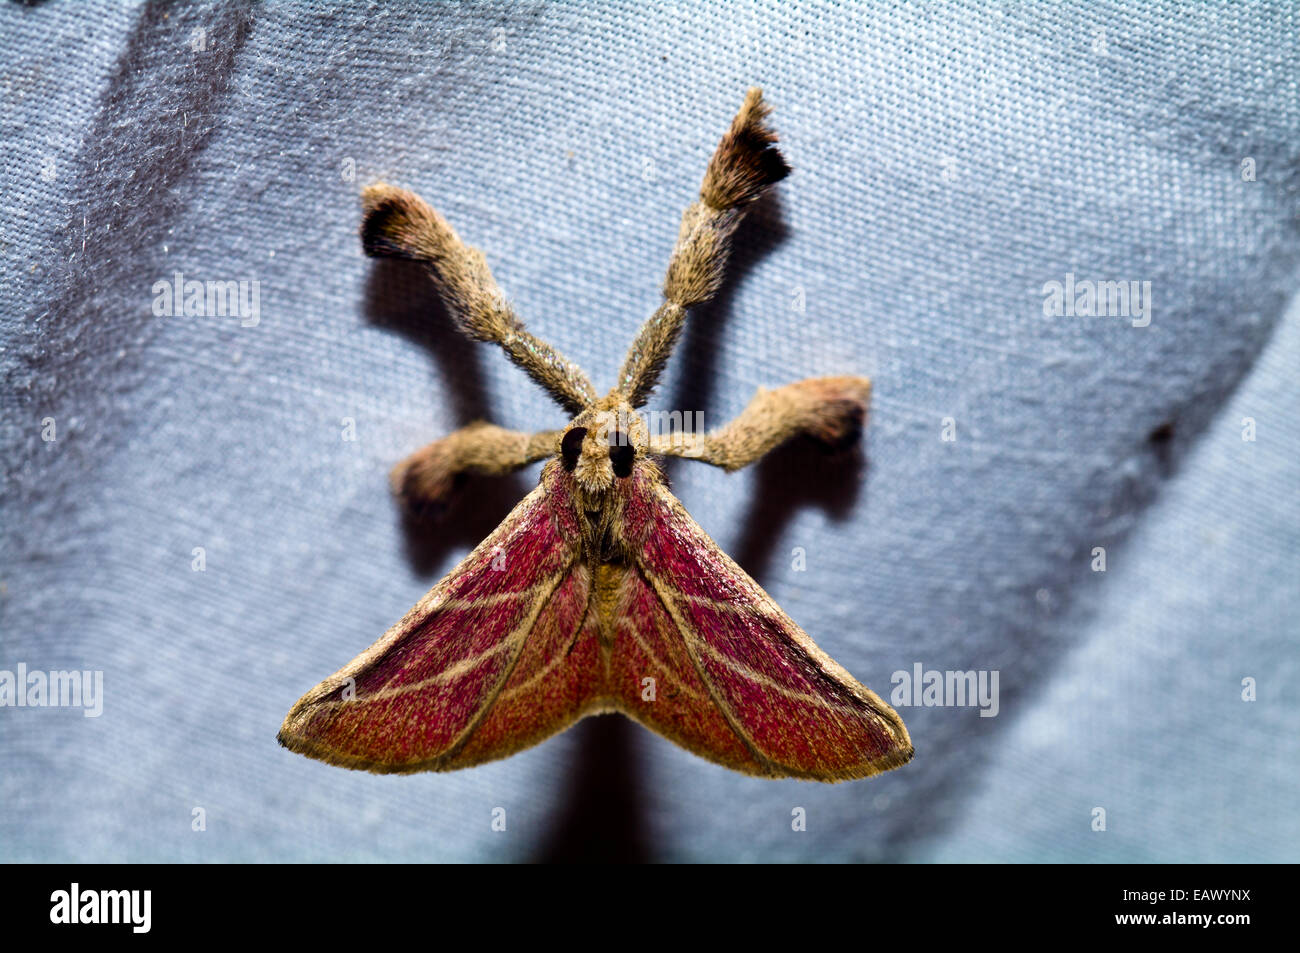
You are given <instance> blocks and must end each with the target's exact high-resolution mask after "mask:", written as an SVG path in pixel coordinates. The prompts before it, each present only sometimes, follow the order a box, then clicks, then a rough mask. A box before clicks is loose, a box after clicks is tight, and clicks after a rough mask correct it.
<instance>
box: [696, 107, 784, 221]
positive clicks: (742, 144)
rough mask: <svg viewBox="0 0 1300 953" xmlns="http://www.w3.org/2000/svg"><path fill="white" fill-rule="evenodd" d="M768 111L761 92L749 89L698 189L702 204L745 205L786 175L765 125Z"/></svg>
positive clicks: (719, 206) (719, 207)
mask: <svg viewBox="0 0 1300 953" xmlns="http://www.w3.org/2000/svg"><path fill="white" fill-rule="evenodd" d="M771 111H772V109H771V107H770V106H768V105H767V103H765V102H763V91H762V90H760V89H757V88H755V89H751V90H750V91H749V93H748V94H747V95H746V96H745V102H744V105H742V106H741V107H740V112H738V113H737V114H736V118H735V119H734V120H733V121H732V123H731V128H730V129H728V130H727V133H726V135H724V136H723V137H722V141H721V142H720V143H718V148H717V150H716V151H715V152H714V153H713V158H712V159H711V160H710V161H709V169H708V171H707V172H706V173H705V175H704V184H703V186H701V187H700V198H701V199H703V201H704V204H705V205H708V206H709V207H710V208H714V209H717V210H719V211H725V210H727V209H732V208H737V207H739V206H742V205H748V204H749V203H750V202H752V201H754V199H756V198H758V197H759V196H760V195H762V194H763V190H764V189H766V188H767V187H768V186H769V185H772V184H774V183H776V182H780V181H781V180H782V179H784V178H785V177H786V176H787V175H789V174H790V166H789V165H787V164H786V161H785V157H784V156H782V155H781V153H780V151H779V150H778V149H777V148H776V141H777V136H776V133H775V132H773V131H772V129H771V128H770V127H769V126H768V125H767V122H766V119H767V116H768V114H769V113H770V112H771Z"/></svg>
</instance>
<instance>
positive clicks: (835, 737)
mask: <svg viewBox="0 0 1300 953" xmlns="http://www.w3.org/2000/svg"><path fill="white" fill-rule="evenodd" d="M625 485H626V486H627V489H626V490H625V491H624V492H623V494H622V495H623V501H622V507H621V528H622V532H623V537H624V539H625V541H626V543H627V548H628V551H629V552H630V553H631V554H632V556H633V558H634V559H635V561H636V563H637V565H636V567H635V568H633V569H631V571H630V572H629V573H628V574H627V577H626V581H625V584H624V586H623V599H622V604H621V606H620V608H621V610H622V611H621V613H620V619H619V624H620V626H621V627H622V629H623V631H622V632H621V633H620V638H619V641H618V642H617V643H616V646H615V651H614V659H613V666H612V670H611V683H610V687H611V691H612V694H613V695H614V697H615V698H616V699H618V701H619V707H620V708H621V709H622V710H623V711H625V712H626V713H627V714H628V715H630V716H631V717H633V718H635V719H636V720H638V721H640V722H642V723H643V724H645V725H647V726H649V727H651V728H654V729H656V730H658V731H659V732H660V733H662V734H664V735H666V736H667V737H669V738H670V739H672V740H673V741H676V742H677V743H678V744H682V745H684V746H685V747H687V748H688V749H690V750H692V751H694V752H695V753H696V754H699V755H701V756H703V757H705V758H708V759H710V760H712V761H716V762H719V763H721V764H724V765H726V766H727V767H730V768H734V769H736V770H740V771H745V772H747V773H750V774H758V775H763V776H766V777H798V778H806V779H809V780H816V781H841V780H847V779H850V778H863V777H867V776H869V775H872V774H877V773H879V772H881V771H887V770H889V769H890V768H896V767H898V766H899V765H901V764H904V763H906V762H907V761H908V760H909V759H910V758H911V757H912V743H911V740H910V739H909V738H908V734H907V729H906V728H905V727H904V726H903V721H902V719H901V718H899V717H898V715H897V714H896V713H895V712H894V710H893V709H892V708H890V707H889V705H887V704H886V703H885V702H883V701H882V700H881V699H880V698H879V697H878V696H877V695H876V694H875V692H873V691H871V689H869V688H867V687H866V686H864V685H862V684H860V683H859V682H858V681H857V680H856V679H854V678H853V676H852V675H850V674H849V673H848V672H847V671H845V670H844V669H843V668H842V667H841V666H840V665H839V664H837V663H836V662H835V661H834V660H833V659H832V658H831V657H830V656H828V655H827V654H826V653H825V652H823V651H822V650H821V649H819V648H818V647H817V646H816V645H815V644H814V643H813V641H812V639H810V638H809V637H808V636H807V635H806V634H805V633H804V631H803V630H802V629H801V628H799V626H797V625H796V624H795V623H794V621H793V620H791V618H790V617H789V616H788V615H786V614H785V613H784V612H783V611H781V608H780V606H778V605H777V604H776V603H775V602H774V601H773V599H772V598H771V596H769V595H768V594H767V593H766V592H764V591H763V589H762V587H760V586H759V585H758V583H756V582H755V581H754V580H753V579H751V578H750V577H749V576H748V575H746V573H745V572H744V570H742V569H741V568H740V567H739V566H737V565H736V563H735V562H733V561H732V560H731V559H730V558H729V557H728V556H727V555H726V554H725V553H723V552H722V550H721V549H719V548H718V546H717V544H716V543H714V542H713V540H712V539H710V538H709V536H708V534H707V533H705V532H704V530H702V529H700V527H699V525H698V524H696V522H695V521H694V520H693V519H691V517H690V515H689V514H688V513H687V512H686V509H685V508H684V507H683V506H682V504H681V503H680V502H679V501H678V500H677V498H676V497H675V496H673V495H672V493H671V492H670V491H669V490H668V488H667V486H666V485H664V483H663V481H662V480H661V479H660V478H659V476H658V473H657V471H656V470H655V469H654V468H653V466H648V467H646V466H642V467H638V469H637V471H636V472H635V473H634V474H633V477H632V478H631V479H629V480H628V481H626V484H625ZM638 671H640V672H643V673H645V674H646V675H647V676H649V677H654V675H656V674H661V675H662V676H665V677H666V681H665V682H664V684H665V685H666V686H667V693H666V694H660V693H659V692H655V693H653V694H652V693H649V692H642V693H641V694H639V695H638V694H637V693H636V689H637V685H638V683H637V680H636V675H637V672H638ZM724 725H725V727H723V726H724ZM727 729H730V730H727Z"/></svg>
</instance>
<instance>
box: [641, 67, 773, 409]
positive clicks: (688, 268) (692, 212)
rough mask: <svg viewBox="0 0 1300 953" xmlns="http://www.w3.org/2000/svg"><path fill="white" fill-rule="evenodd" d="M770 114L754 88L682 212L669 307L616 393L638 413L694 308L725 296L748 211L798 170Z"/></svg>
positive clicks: (653, 322) (668, 285)
mask: <svg viewBox="0 0 1300 953" xmlns="http://www.w3.org/2000/svg"><path fill="white" fill-rule="evenodd" d="M770 111H771V107H769V106H768V105H767V103H765V102H763V92H762V90H760V89H751V90H750V91H749V92H748V94H747V95H746V96H745V101H744V103H743V104H742V105H741V107H740V112H738V113H737V114H736V118H735V119H733V120H732V123H731V127H730V128H729V129H728V130H727V132H726V134H725V135H724V136H723V137H722V141H721V142H719V143H718V148H717V149H716V150H715V151H714V153H713V158H712V159H711V160H710V161H709V167H708V169H707V170H706V171H705V173H704V182H703V184H702V185H701V186H700V197H699V199H697V200H696V201H695V202H693V203H692V204H691V205H690V206H689V207H688V208H687V209H686V211H685V212H684V213H683V214H682V223H681V227H680V228H679V230H678V233H677V245H676V246H675V247H674V248H673V253H672V258H671V259H670V260H669V262H668V274H667V276H666V277H665V278H664V288H663V292H664V303H663V304H662V305H660V306H659V309H658V310H657V311H656V312H655V313H654V314H653V315H652V316H651V317H650V320H648V321H646V323H645V324H643V325H642V326H641V330H640V331H639V332H638V333H637V337H636V340H635V341H633V342H632V347H631V349H630V350H629V351H628V353H627V358H626V359H625V360H624V361H623V367H622V369H621V370H620V371H619V374H618V384H617V387H616V389H617V390H618V391H620V392H621V393H622V394H623V395H624V396H625V397H626V398H627V400H628V401H629V402H630V403H631V404H632V406H633V407H640V406H641V405H642V404H644V403H645V402H646V398H647V397H648V396H649V395H650V391H651V390H652V389H653V388H654V386H655V382H656V381H657V380H658V379H659V374H660V372H661V371H662V370H663V366H664V362H665V361H667V360H668V356H669V355H670V354H671V353H672V350H673V345H674V344H676V343H677V338H678V336H679V335H680V334H681V331H682V325H683V323H684V322H685V320H686V311H687V309H688V308H693V307H695V306H696V305H699V304H703V303H704V302H706V301H708V300H709V299H710V298H712V297H713V296H714V295H715V294H716V293H717V291H718V287H719V286H720V285H721V284H722V276H723V272H724V270H725V269H726V266H727V254H728V251H729V250H730V248H731V236H732V233H733V232H735V230H736V226H737V225H739V224H740V220H741V217H742V216H743V215H744V214H745V209H746V207H747V206H748V205H749V204H750V203H751V202H753V201H754V200H755V199H757V198H758V197H759V196H760V195H762V194H763V192H764V191H765V190H766V189H767V187H768V186H770V185H772V184H773V183H775V182H779V181H780V180H781V179H783V178H785V177H786V175H788V174H789V172H790V167H789V166H788V165H786V164H785V159H783V158H782V157H781V153H780V152H779V151H778V150H777V148H776V133H774V132H773V131H772V130H771V129H770V128H769V127H768V125H767V116H768V113H769V112H770Z"/></svg>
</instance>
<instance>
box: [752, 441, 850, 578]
mask: <svg viewBox="0 0 1300 953" xmlns="http://www.w3.org/2000/svg"><path fill="white" fill-rule="evenodd" d="M867 469H868V465H867V461H866V457H865V455H864V454H863V450H862V442H861V438H860V437H859V438H858V439H857V440H855V441H854V442H853V443H852V444H850V445H848V446H845V447H840V448H829V447H827V446H826V445H825V444H824V443H822V442H821V441H819V440H816V439H815V438H813V437H807V436H798V437H795V438H793V439H792V440H789V441H787V442H786V443H784V444H782V445H781V446H780V447H777V448H776V449H775V450H773V451H772V452H771V453H769V454H768V455H767V456H766V457H764V458H763V459H762V460H760V461H759V463H758V464H757V479H756V481H755V484H756V485H755V487H754V496H753V499H752V501H751V502H750V504H749V512H748V513H747V514H746V516H745V521H744V526H745V531H744V534H743V535H742V536H741V537H740V539H739V540H738V541H737V543H736V546H735V551H734V552H733V553H732V554H731V556H732V558H733V559H735V560H736V562H737V563H738V564H739V565H740V568H742V569H744V570H745V572H747V573H749V574H750V575H751V576H753V577H754V579H756V580H757V581H758V582H759V584H760V585H761V584H762V583H763V577H764V576H765V575H766V574H767V573H768V572H770V571H771V568H772V558H773V556H774V554H775V551H776V544H777V542H778V540H780V539H781V537H782V535H783V533H784V531H785V528H786V526H788V525H789V523H790V521H791V520H792V519H793V518H794V516H795V514H796V513H798V512H799V511H800V510H802V509H805V508H807V507H817V508H819V509H821V510H822V511H823V512H824V513H826V514H827V515H828V516H829V517H830V518H831V519H832V520H834V521H836V522H841V521H843V520H845V519H847V518H848V517H849V516H850V514H851V513H852V512H853V509H854V507H855V506H856V505H857V503H858V498H859V496H860V495H861V493H862V488H863V486H864V485H865V483H866V476H867Z"/></svg>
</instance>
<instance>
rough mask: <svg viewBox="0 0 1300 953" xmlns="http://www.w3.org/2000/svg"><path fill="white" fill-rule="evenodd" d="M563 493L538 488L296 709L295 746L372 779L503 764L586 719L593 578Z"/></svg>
mask: <svg viewBox="0 0 1300 953" xmlns="http://www.w3.org/2000/svg"><path fill="white" fill-rule="evenodd" d="M576 519H577V517H576V515H575V513H574V510H573V506H572V501H571V500H570V499H568V498H567V497H566V496H565V494H564V493H563V491H562V488H559V487H555V486H551V487H547V486H545V485H543V486H539V487H537V488H536V489H535V490H533V491H532V492H531V493H529V494H528V496H526V497H524V499H523V500H522V501H520V503H519V504H518V505H517V506H516V507H515V508H514V510H513V511H511V513H510V515H509V516H508V517H506V519H505V520H504V521H503V522H502V523H501V525H500V526H498V527H497V528H496V530H494V531H493V532H492V534H491V535H490V536H488V538H487V539H485V540H484V541H483V542H482V543H481V544H480V545H479V546H478V547H477V548H475V549H474V551H473V552H471V553H470V554H469V555H468V556H467V557H465V559H464V560H463V561H462V562H461V563H460V565H458V566H457V567H456V568H455V569H453V570H452V571H451V572H450V573H448V574H447V576H446V577H445V578H444V579H443V580H442V581H441V582H439V583H438V584H437V585H436V586H435V587H434V588H433V589H432V590H430V592H429V593H428V595H426V596H425V597H424V598H423V599H422V600H420V602H419V603H418V604H417V605H416V606H415V607H414V608H413V609H412V610H411V611H410V612H408V613H407V614H406V616H405V618H403V619H402V620H401V621H400V622H398V623H397V624H396V625H394V626H393V627H392V628H391V629H390V630H389V631H388V633H387V634H386V635H385V636H384V637H383V638H382V639H380V640H379V641H378V642H376V643H375V644H374V645H373V646H371V647H370V648H369V649H368V650H367V651H366V652H364V653H362V654H361V655H360V656H358V657H357V658H355V659H353V661H352V662H350V663H349V664H348V665H347V666H345V667H344V668H343V669H341V670H340V671H339V672H337V673H335V674H334V675H332V676H330V677H329V678H327V679H326V680H325V681H323V682H321V684H320V685H318V686H316V688H314V689H312V690H311V691H310V692H308V693H307V694H306V695H304V696H303V697H302V699H301V700H299V702H298V703H297V704H296V705H294V707H293V709H292V710H291V711H290V712H289V714H288V716H287V717H286V718H285V722H284V725H283V727H282V728H281V729H280V740H281V742H282V743H283V744H284V745H286V746H287V747H289V748H291V749H292V750H294V751H298V752H300V753H302V754H306V755H309V756H311V757H314V758H320V759H322V760H325V761H330V762H332V763H334V764H341V765H344V766H346V767H351V768H364V769H368V770H371V771H376V772H410V771H428V770H450V769H452V768H461V767H467V766H469V765H472V764H477V763H478V762H480V761H486V760H489V759H492V758H501V757H505V756H506V755H508V754H511V753H513V752H515V751H517V750H519V749H520V748H523V747H526V746H528V745H531V744H535V743H537V742H538V741H541V740H542V739H543V738H545V737H547V736H548V735H551V734H553V733H554V732H556V731H559V730H561V729H563V728H565V727H567V726H568V724H570V723H571V722H572V721H574V720H575V719H576V718H578V717H580V715H581V713H582V708H583V706H584V703H585V702H586V701H587V700H588V699H589V698H590V697H591V696H592V694H593V693H594V692H595V691H596V690H597V689H598V687H599V685H600V683H601V678H600V671H599V669H598V665H599V657H598V654H597V646H596V641H595V639H594V638H582V637H581V636H582V635H583V633H584V623H585V627H587V628H589V627H590V626H591V625H593V624H594V621H593V620H591V619H587V618H586V610H587V604H588V595H589V591H590V586H591V574H590V572H589V571H588V569H587V568H586V566H584V565H583V564H582V563H581V562H579V561H578V555H579V548H578V545H577V544H578V540H579V538H580V534H579V532H578V527H577V524H576Z"/></svg>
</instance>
